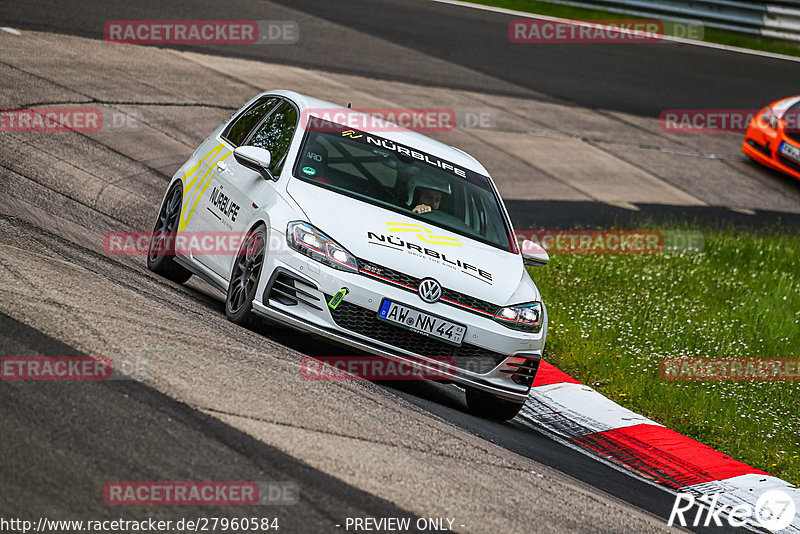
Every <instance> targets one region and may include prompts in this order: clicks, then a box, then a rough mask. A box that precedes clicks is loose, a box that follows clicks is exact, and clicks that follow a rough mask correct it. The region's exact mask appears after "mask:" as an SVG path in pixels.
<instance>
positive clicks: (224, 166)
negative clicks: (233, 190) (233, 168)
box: [217, 161, 228, 171]
mask: <svg viewBox="0 0 800 534" xmlns="http://www.w3.org/2000/svg"><path fill="white" fill-rule="evenodd" d="M227 168H228V165H227V164H226V163H225V162H224V161H218V162H217V169H219V170H220V171H224V170H226V169H227Z"/></svg>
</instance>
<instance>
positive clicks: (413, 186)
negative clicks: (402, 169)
mask: <svg viewBox="0 0 800 534" xmlns="http://www.w3.org/2000/svg"><path fill="white" fill-rule="evenodd" d="M419 188H425V189H433V190H435V191H441V192H442V194H445V195H449V194H450V182H448V181H447V180H445V179H443V178H437V177H435V176H427V175H424V174H423V175H421V176H413V177H411V178H410V179H409V180H408V200H407V201H406V204H408V205H409V206H410V205H411V204H412V203H413V202H414V193H415V192H416V191H417V189H419Z"/></svg>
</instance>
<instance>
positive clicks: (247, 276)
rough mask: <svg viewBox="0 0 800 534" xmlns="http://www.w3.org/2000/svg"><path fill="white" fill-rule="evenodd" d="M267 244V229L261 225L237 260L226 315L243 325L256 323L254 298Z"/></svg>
mask: <svg viewBox="0 0 800 534" xmlns="http://www.w3.org/2000/svg"><path fill="white" fill-rule="evenodd" d="M266 243H267V229H266V228H265V227H264V226H263V225H259V226H258V227H257V228H255V229H254V230H252V231H251V232H250V233H249V234H248V235H247V238H246V239H245V240H244V242H243V243H242V246H241V247H240V248H239V252H238V253H237V254H236V259H235V260H234V262H233V271H232V272H231V281H230V283H229V284H228V294H227V295H226V296H225V316H226V317H227V318H228V319H229V320H231V321H233V322H234V323H236V324H238V325H241V326H250V325H251V324H252V323H253V314H252V313H251V312H252V311H253V299H254V298H255V296H256V289H257V288H258V281H259V279H260V278H261V269H262V267H263V266H264V255H265V253H266Z"/></svg>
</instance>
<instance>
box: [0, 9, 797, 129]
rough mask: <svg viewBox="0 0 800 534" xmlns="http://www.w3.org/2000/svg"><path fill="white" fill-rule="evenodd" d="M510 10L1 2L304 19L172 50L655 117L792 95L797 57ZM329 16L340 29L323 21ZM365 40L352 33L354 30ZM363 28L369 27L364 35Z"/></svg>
mask: <svg viewBox="0 0 800 534" xmlns="http://www.w3.org/2000/svg"><path fill="white" fill-rule="evenodd" d="M513 18H514V17H512V16H509V15H503V14H497V13H490V12H486V11H479V10H475V9H469V8H463V7H455V6H450V5H443V4H437V3H434V2H430V1H427V0H348V1H346V2H342V1H331V2H320V1H318V0H274V1H272V2H267V1H258V0H230V1H226V2H216V1H213V0H197V1H192V0H175V1H170V2H162V1H159V0H142V1H140V2H123V1H122V0H110V1H102V0H86V1H83V2H73V3H72V5H71V6H70V7H69V9H66V10H65V9H64V4H63V3H60V2H54V1H53V0H27V1H26V2H22V3H19V2H4V3H3V4H2V5H0V22H2V24H3V25H4V26H12V27H16V28H23V29H25V28H28V29H35V30H44V31H53V32H58V33H69V34H74V35H80V36H85V37H93V38H98V39H102V36H103V26H104V24H105V23H106V22H107V21H108V20H128V19H162V20H175V19H190V20H197V19H212V20H220V19H240V20H241V19H252V20H265V19H271V20H287V19H289V20H297V21H298V23H299V24H300V42H299V43H298V44H296V45H247V46H234V45H203V46H200V45H193V46H174V48H179V49H190V50H196V51H201V52H207V53H213V54H216V55H231V56H238V57H248V58H252V59H263V60H265V61H270V62H279V63H288V64H292V65H298V66H310V67H317V68H322V69H326V70H332V71H340V72H349V73H357V74H363V75H367V76H372V77H376V78H386V79H394V80H403V81H410V82H416V83H427V84H432V85H438V86H444V87H456V88H463V89H475V90H480V91H485V92H489V93H492V92H503V93H516V94H519V95H521V96H523V95H530V93H531V92H533V93H538V94H541V95H546V96H547V97H549V98H551V99H553V100H557V101H564V102H572V103H575V104H578V105H581V106H585V107H589V108H602V109H607V110H617V111H624V112H629V113H634V114H640V115H648V116H658V114H659V113H660V112H661V111H662V110H664V109H686V108H689V109H694V108H713V109H727V108H745V109H754V108H755V109H757V108H760V107H762V106H764V105H765V104H767V103H769V102H772V101H774V100H777V99H779V98H784V97H786V96H790V95H793V94H796V93H797V92H798V91H799V89H798V88H800V64H798V63H795V62H788V61H785V60H780V59H771V58H765V57H758V56H753V55H746V54H738V53H730V52H726V51H723V50H716V49H711V48H706V47H699V46H692V45H685V44H676V43H670V42H666V43H658V44H566V45H565V44H514V43H511V42H510V41H509V39H508V23H509V21H511V20H513ZM325 21H329V22H333V23H335V25H331V24H326V23H325ZM345 29H349V30H355V31H357V32H360V33H361V34H362V35H361V37H362V39H359V40H358V41H354V35H353V34H352V32H345V31H344V30H345ZM363 34H366V35H363ZM365 36H369V37H372V38H373V39H382V40H385V41H388V42H390V43H394V44H397V45H400V46H402V47H405V48H407V49H408V50H409V51H415V52H418V53H421V54H424V55H427V56H430V57H432V58H437V59H440V60H442V61H445V62H448V63H452V64H454V65H458V66H459V67H463V68H467V69H470V70H472V71H475V72H477V73H482V74H485V75H488V76H490V77H492V78H497V79H499V80H503V81H505V82H508V83H509V84H511V85H506V86H504V87H502V88H498V87H497V86H496V84H492V83H491V80H490V79H487V78H486V77H469V76H467V75H465V74H464V72H463V71H460V72H457V73H455V72H454V73H450V72H447V71H442V69H441V68H440V66H439V65H431V64H426V63H424V62H420V61H418V60H417V59H418V56H415V57H414V58H412V57H410V56H409V57H404V55H403V54H402V53H400V52H398V49H397V48H394V49H392V54H391V55H387V54H386V49H381V48H363V47H359V44H360V42H361V41H363V37H365Z"/></svg>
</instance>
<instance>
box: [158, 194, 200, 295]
mask: <svg viewBox="0 0 800 534" xmlns="http://www.w3.org/2000/svg"><path fill="white" fill-rule="evenodd" d="M182 203H183V188H182V187H181V185H180V183H176V184H175V185H174V186H172V189H170V191H169V194H168V195H167V196H166V198H165V199H164V203H163V204H162V205H161V209H160V210H159V211H158V218H157V219H156V225H155V228H153V235H152V236H150V248H149V249H148V251H147V268H148V269H150V270H151V271H153V272H154V273H156V274H160V275H161V276H163V277H164V278H169V279H170V280H172V281H173V282H176V283H178V284H183V283H184V282H186V281H187V280H189V278H191V276H192V273H191V271H189V270H188V269H186V268H184V267H182V266H180V265H178V263H177V262H176V261H175V237H176V236H177V235H178V223H179V222H180V218H181V204H182Z"/></svg>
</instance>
